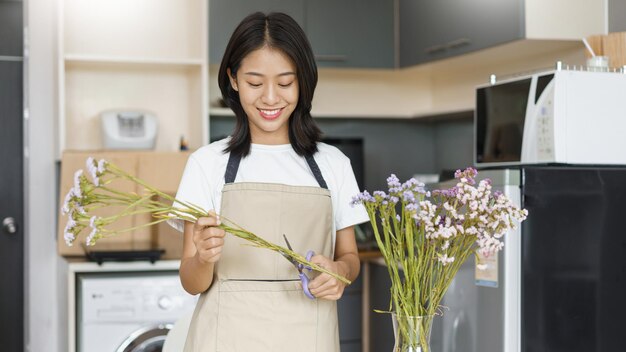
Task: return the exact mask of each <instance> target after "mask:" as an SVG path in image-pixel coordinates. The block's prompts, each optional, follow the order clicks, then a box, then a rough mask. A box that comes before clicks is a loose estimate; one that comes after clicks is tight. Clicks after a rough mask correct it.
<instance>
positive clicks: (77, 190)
mask: <svg viewBox="0 0 626 352" xmlns="http://www.w3.org/2000/svg"><path fill="white" fill-rule="evenodd" d="M82 175H83V170H82V169H81V170H78V171H76V173H75V174H74V188H73V192H74V195H75V196H76V197H77V198H82V188H81V187H80V177H81V176H82Z"/></svg>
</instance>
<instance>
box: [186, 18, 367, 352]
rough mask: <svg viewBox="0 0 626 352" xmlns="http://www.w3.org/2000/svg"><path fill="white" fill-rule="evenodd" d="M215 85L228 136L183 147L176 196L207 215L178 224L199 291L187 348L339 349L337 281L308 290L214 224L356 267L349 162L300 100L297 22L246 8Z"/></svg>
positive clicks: (302, 74) (309, 78)
mask: <svg viewBox="0 0 626 352" xmlns="http://www.w3.org/2000/svg"><path fill="white" fill-rule="evenodd" d="M218 80H219V86H220V89H221V92H222V95H223V97H224V100H225V101H226V103H227V104H228V106H229V107H230V108H231V109H232V110H233V111H234V113H235V115H236V119H237V122H236V127H235V131H234V132H233V134H232V136H230V137H229V138H226V139H224V140H220V141H217V142H214V143H212V144H210V145H208V146H205V147H203V148H200V149H199V150H197V151H196V152H194V153H193V154H192V155H191V156H190V158H189V161H188V162H187V166H186V168H185V172H184V174H183V177H182V180H181V184H180V187H179V190H178V194H177V197H178V198H179V199H181V200H185V201H188V202H191V203H194V204H196V205H199V206H201V207H203V208H205V209H213V210H212V211H211V212H210V216H207V217H203V218H200V219H198V220H197V222H196V223H190V222H186V223H185V224H184V253H183V258H182V261H181V266H180V277H181V281H182V284H183V287H184V288H185V289H186V290H187V291H188V292H189V293H191V294H199V293H200V294H201V296H200V299H199V301H198V304H197V307H196V310H195V312H194V314H193V318H192V323H191V326H190V330H189V334H188V337H187V342H186V345H185V351H186V352H192V351H193V352H200V351H202V352H213V351H220V352H228V351H272V352H276V351H295V350H297V351H320V352H332V351H339V338H338V330H337V312H336V300H337V299H339V298H340V297H341V295H342V293H343V290H344V288H345V285H344V284H343V283H341V282H340V281H338V280H336V279H334V278H332V277H331V276H329V275H326V274H321V275H317V276H315V274H310V276H315V277H314V278H312V280H311V281H310V283H309V285H308V288H309V290H310V293H311V294H312V295H313V296H314V297H315V299H310V298H308V297H307V296H306V295H305V294H304V293H303V288H302V285H301V282H300V279H299V277H298V271H297V270H296V269H295V267H294V266H293V265H292V264H291V263H290V262H289V261H287V260H286V259H285V258H284V257H283V256H281V255H279V254H277V253H275V252H272V251H268V250H264V249H259V248H254V247H251V246H249V245H246V242H245V241H243V240H240V239H239V238H237V237H235V236H231V235H228V234H225V233H224V231H223V230H221V229H219V228H218V227H217V226H218V225H219V224H220V216H219V215H217V214H220V215H223V216H224V217H226V218H228V219H230V220H232V221H234V222H235V223H237V224H238V225H240V226H242V227H243V228H245V229H247V230H250V231H252V232H254V233H255V234H257V235H259V236H262V237H264V238H265V239H267V240H269V241H271V242H273V243H277V244H280V245H285V242H284V239H283V238H284V237H283V235H284V236H286V237H287V238H288V239H289V242H290V244H291V246H292V247H293V250H294V251H296V252H299V253H301V254H303V255H304V254H305V253H306V252H307V251H308V250H313V251H314V252H315V253H316V255H315V256H313V257H312V259H311V260H312V261H313V262H314V263H316V264H319V265H321V266H323V267H324V268H327V269H329V270H331V271H333V272H336V273H339V274H341V275H343V276H344V277H346V278H348V279H349V280H354V279H356V277H357V275H358V273H359V264H360V263H359V258H358V254H357V247H356V241H355V238H354V229H353V226H354V225H355V224H358V223H361V222H365V221H367V220H368V217H367V214H366V212H365V209H364V208H362V207H351V206H350V200H351V198H352V197H353V196H354V195H356V194H357V193H358V191H359V190H358V187H357V183H356V180H355V177H354V174H353V172H352V168H351V166H350V161H349V159H348V158H347V157H346V156H345V155H343V154H342V153H341V152H340V151H339V150H338V149H336V148H334V147H332V146H329V145H326V144H324V143H320V142H319V140H320V135H321V132H320V130H319V128H318V127H317V126H316V124H315V122H314V121H313V119H312V117H311V114H310V111H311V101H312V99H313V93H314V90H315V86H316V84H317V67H316V65H315V60H314V57H313V52H312V50H311V47H310V45H309V42H308V40H307V39H306V36H305V34H304V32H303V31H302V29H301V28H300V27H299V26H298V24H297V23H296V22H295V21H294V20H293V19H292V18H291V17H289V16H287V15H285V14H280V13H270V14H268V15H265V14H262V13H254V14H252V15H250V16H248V17H246V18H245V19H244V20H243V21H242V22H241V23H240V24H239V26H238V27H237V28H236V29H235V31H234V33H233V35H232V37H231V39H230V42H229V43H228V46H227V48H226V52H225V53H224V57H223V60H222V63H221V66H220V70H219V76H218Z"/></svg>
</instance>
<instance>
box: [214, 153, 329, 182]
mask: <svg viewBox="0 0 626 352" xmlns="http://www.w3.org/2000/svg"><path fill="white" fill-rule="evenodd" d="M305 159H306V162H307V164H309V168H311V171H312V172H313V176H315V180H316V181H317V183H318V184H319V185H320V187H322V188H324V189H328V185H326V181H325V180H324V177H323V176H322V171H320V168H319V166H318V165H317V162H316V161H315V158H313V155H310V156H306V157H305ZM240 162H241V155H236V154H234V153H232V152H231V153H230V156H229V157H228V164H227V165H226V172H225V173H224V180H225V181H226V183H233V182H235V178H236V177H237V171H238V170H239V163H240Z"/></svg>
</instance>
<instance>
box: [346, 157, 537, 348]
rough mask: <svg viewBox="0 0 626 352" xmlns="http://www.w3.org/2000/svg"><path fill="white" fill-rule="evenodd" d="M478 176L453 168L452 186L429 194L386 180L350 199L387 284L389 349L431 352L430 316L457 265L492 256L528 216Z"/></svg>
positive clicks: (419, 187) (437, 309)
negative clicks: (392, 334)
mask: <svg viewBox="0 0 626 352" xmlns="http://www.w3.org/2000/svg"><path fill="white" fill-rule="evenodd" d="M476 175H477V171H476V170H475V169H473V168H467V169H465V170H464V171H461V170H457V172H456V173H455V178H456V179H457V180H458V183H457V184H456V186H454V187H452V188H450V189H444V190H434V191H432V192H428V191H426V190H425V188H424V184H423V183H419V182H418V181H417V180H415V179H410V180H408V181H406V182H405V183H400V181H399V180H398V178H397V177H396V176H395V175H391V176H390V177H389V178H388V179H387V183H388V185H389V190H388V192H387V193H385V192H383V191H376V192H373V194H370V193H368V192H367V191H365V192H363V193H360V194H358V195H356V196H355V197H354V199H353V203H354V204H364V205H365V208H366V209H367V212H368V215H369V218H370V222H371V224H372V227H373V229H374V236H375V238H376V242H377V244H378V248H379V249H380V252H381V254H382V256H383V258H384V260H385V263H386V264H387V268H388V271H389V276H390V278H391V282H392V286H391V302H390V310H389V311H390V312H392V313H393V314H394V318H395V319H394V328H395V329H396V347H395V351H423V352H429V351H430V348H429V346H428V344H429V335H430V328H431V324H432V318H433V316H434V315H435V314H439V313H440V312H441V309H440V306H439V303H440V302H441V299H442V298H443V296H444V294H445V293H446V290H447V289H448V286H449V285H450V283H451V282H452V279H453V278H454V276H455V275H456V273H457V271H458V270H459V268H460V267H461V265H462V264H463V263H464V262H465V260H466V259H467V258H468V257H469V256H470V255H471V254H473V253H475V252H478V253H479V254H481V255H483V256H485V257H488V256H490V255H495V254H496V252H497V251H499V250H501V249H502V248H503V245H504V244H503V242H502V237H503V236H504V234H505V233H507V232H508V231H509V230H511V229H514V228H515V227H516V222H521V221H523V220H524V219H525V218H526V216H527V214H528V212H527V211H526V210H524V209H519V208H517V207H516V206H515V205H514V204H513V203H512V202H511V201H510V200H509V199H508V198H507V197H506V196H505V195H504V194H502V193H501V192H498V191H495V192H493V193H492V191H491V181H490V180H488V179H485V180H482V181H480V182H479V183H478V185H476V182H475V177H476ZM477 258H478V256H477ZM481 265H482V264H479V269H480V268H481ZM398 340H401V341H402V342H398Z"/></svg>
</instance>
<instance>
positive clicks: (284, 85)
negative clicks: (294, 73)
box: [278, 82, 293, 88]
mask: <svg viewBox="0 0 626 352" xmlns="http://www.w3.org/2000/svg"><path fill="white" fill-rule="evenodd" d="M292 84H293V82H289V83H287V84H279V85H278V86H279V87H282V88H287V87H289V86H290V85H292Z"/></svg>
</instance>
